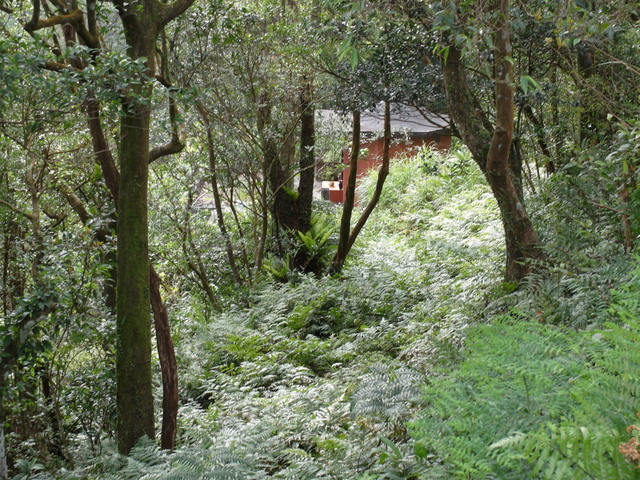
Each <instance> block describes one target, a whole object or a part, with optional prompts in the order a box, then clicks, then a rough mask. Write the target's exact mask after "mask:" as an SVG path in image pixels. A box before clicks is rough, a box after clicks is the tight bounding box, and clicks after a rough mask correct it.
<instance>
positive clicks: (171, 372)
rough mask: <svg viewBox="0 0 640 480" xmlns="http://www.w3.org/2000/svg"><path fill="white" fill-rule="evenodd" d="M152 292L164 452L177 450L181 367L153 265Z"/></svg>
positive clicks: (151, 269)
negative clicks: (160, 378) (179, 373)
mask: <svg viewBox="0 0 640 480" xmlns="http://www.w3.org/2000/svg"><path fill="white" fill-rule="evenodd" d="M149 274H150V275H149V276H150V287H151V288H150V290H151V307H152V309H153V320H154V324H155V327H156V343H157V345H158V357H159V359H160V370H161V372H162V436H161V440H160V446H161V447H162V448H163V449H165V450H174V449H175V447H176V431H177V429H178V407H179V398H178V364H177V362H176V352H175V349H174V348H173V339H172V338H171V332H170V330H169V316H168V314H167V308H166V307H165V305H164V303H163V302H162V297H161V296H160V283H161V281H160V277H159V276H158V274H157V273H156V270H155V269H154V268H153V265H150V269H149Z"/></svg>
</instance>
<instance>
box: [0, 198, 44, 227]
mask: <svg viewBox="0 0 640 480" xmlns="http://www.w3.org/2000/svg"><path fill="white" fill-rule="evenodd" d="M0 205H4V206H5V207H7V208H8V209H9V210H13V211H14V212H16V213H17V214H19V215H24V216H25V217H27V218H28V219H29V220H31V221H32V222H33V220H34V219H35V216H34V215H33V214H31V213H27V212H25V211H24V210H22V209H21V208H18V207H16V206H15V205H13V204H11V203H9V202H5V201H4V200H2V199H0Z"/></svg>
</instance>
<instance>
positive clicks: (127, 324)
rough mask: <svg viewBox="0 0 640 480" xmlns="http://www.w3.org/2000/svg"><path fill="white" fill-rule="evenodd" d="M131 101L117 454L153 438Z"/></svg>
mask: <svg viewBox="0 0 640 480" xmlns="http://www.w3.org/2000/svg"><path fill="white" fill-rule="evenodd" d="M151 55H153V53H152V52H151ZM134 102H136V100H132V101H131V102H129V104H126V103H125V105H124V110H125V112H124V114H123V116H122V119H121V129H120V134H121V139H120V173H121V175H120V189H119V193H118V229H117V232H118V254H117V255H118V256H117V259H118V260H117V265H118V273H117V275H118V276H117V281H116V312H117V315H116V316H117V319H116V327H117V328H116V333H117V342H118V345H117V356H116V383H117V434H118V450H119V451H120V453H123V454H128V453H129V452H130V451H131V448H132V447H133V446H134V445H135V443H136V442H137V441H138V440H139V439H140V438H141V437H143V436H145V435H146V436H148V437H149V438H154V437H155V429H154V416H153V383H152V376H151V321H150V316H149V305H150V303H151V298H150V293H149V282H150V278H149V277H150V275H149V246H148V227H147V182H148V172H149V120H150V111H149V109H148V108H147V107H146V106H144V105H142V104H137V105H136V104H135V103H134Z"/></svg>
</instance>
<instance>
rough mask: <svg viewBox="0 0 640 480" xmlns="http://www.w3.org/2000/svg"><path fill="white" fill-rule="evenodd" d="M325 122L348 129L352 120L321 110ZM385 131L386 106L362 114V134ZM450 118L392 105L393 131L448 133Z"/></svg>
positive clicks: (404, 106)
mask: <svg viewBox="0 0 640 480" xmlns="http://www.w3.org/2000/svg"><path fill="white" fill-rule="evenodd" d="M320 113H321V115H322V118H323V120H324V121H325V122H329V123H334V122H341V123H343V124H344V125H345V126H346V125H348V127H347V128H348V129H350V128H351V125H350V124H349V122H350V120H349V119H347V118H344V117H343V116H340V115H338V114H337V113H335V112H334V111H333V110H321V111H320ZM383 129H384V105H383V104H382V103H380V104H378V106H377V107H376V108H375V109H374V110H368V111H365V112H362V114H361V115H360V130H361V132H362V133H374V132H381V131H382V130H383ZM448 129H449V116H448V115H437V114H435V113H431V112H429V111H427V110H425V109H417V108H415V107H410V106H408V105H404V104H401V103H392V104H391V131H392V132H393V133H398V132H411V133H413V134H417V135H420V134H426V133H445V132H446V133H448Z"/></svg>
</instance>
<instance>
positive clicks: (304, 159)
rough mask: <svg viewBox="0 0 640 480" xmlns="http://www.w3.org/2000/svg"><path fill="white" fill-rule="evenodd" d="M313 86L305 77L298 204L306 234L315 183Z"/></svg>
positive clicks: (299, 225) (302, 97) (297, 207)
mask: <svg viewBox="0 0 640 480" xmlns="http://www.w3.org/2000/svg"><path fill="white" fill-rule="evenodd" d="M312 93H313V86H312V84H311V79H310V78H307V77H305V79H304V85H303V87H302V94H301V95H300V108H301V111H302V113H301V117H300V183H299V184H298V200H297V202H296V209H297V216H298V220H297V223H298V230H300V231H301V232H306V231H308V230H309V228H311V204H312V202H313V185H314V181H315V176H316V175H315V173H316V169H315V164H316V159H315V146H316V131H315V109H314V108H313V103H312V101H311V100H312Z"/></svg>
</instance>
